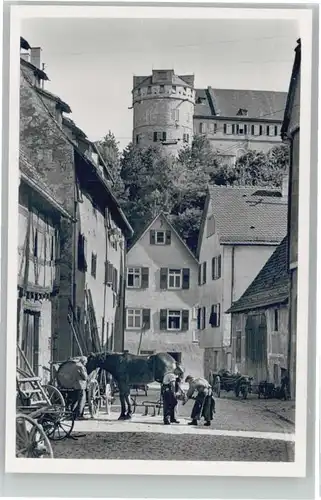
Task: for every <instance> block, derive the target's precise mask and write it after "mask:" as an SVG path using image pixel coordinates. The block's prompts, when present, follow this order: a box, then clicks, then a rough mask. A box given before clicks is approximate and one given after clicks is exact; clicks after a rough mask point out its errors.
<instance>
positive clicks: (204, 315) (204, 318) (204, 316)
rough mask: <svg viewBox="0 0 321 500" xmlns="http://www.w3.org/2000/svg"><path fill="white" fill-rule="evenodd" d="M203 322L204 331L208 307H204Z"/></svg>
mask: <svg viewBox="0 0 321 500" xmlns="http://www.w3.org/2000/svg"><path fill="white" fill-rule="evenodd" d="M202 319H203V321H202V329H203V330H204V328H205V325H206V307H205V306H204V307H203V318H202Z"/></svg>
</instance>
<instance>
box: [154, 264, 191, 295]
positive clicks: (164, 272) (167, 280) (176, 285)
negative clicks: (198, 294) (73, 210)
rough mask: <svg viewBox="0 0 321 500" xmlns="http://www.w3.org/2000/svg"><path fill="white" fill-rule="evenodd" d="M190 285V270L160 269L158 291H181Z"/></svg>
mask: <svg viewBox="0 0 321 500" xmlns="http://www.w3.org/2000/svg"><path fill="white" fill-rule="evenodd" d="M189 283H190V270H189V269H188V268H186V269H185V268H184V269H168V268H167V267H161V269H160V289H161V290H168V289H183V290H188V289H189Z"/></svg>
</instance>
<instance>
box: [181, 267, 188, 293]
mask: <svg viewBox="0 0 321 500" xmlns="http://www.w3.org/2000/svg"><path fill="white" fill-rule="evenodd" d="M182 289H183V290H188V289H189V269H183V283H182Z"/></svg>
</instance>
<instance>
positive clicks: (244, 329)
mask: <svg viewBox="0 0 321 500" xmlns="http://www.w3.org/2000/svg"><path fill="white" fill-rule="evenodd" d="M13 9H15V10H14V11H13V12H12V19H11V21H12V24H11V32H10V37H11V52H10V71H11V72H10V75H11V79H12V80H11V82H12V84H10V117H12V119H10V134H11V136H10V150H9V162H10V169H12V174H10V186H11V188H10V186H9V189H12V191H10V196H11V197H12V198H11V200H12V201H11V209H12V212H10V213H11V216H10V221H9V225H10V228H11V229H10V230H11V234H12V236H11V240H10V241H11V244H12V250H11V254H10V259H11V264H10V266H11V267H10V269H11V271H10V272H11V273H12V274H11V280H10V281H11V283H10V290H8V294H9V295H8V302H10V308H11V311H12V314H8V332H10V335H9V333H8V335H7V345H8V350H7V356H8V360H10V361H8V369H7V374H8V376H7V449H6V460H7V467H8V470H9V471H11V472H19V471H24V472H32V471H37V472H51V473H54V472H76V471H77V473H82V471H86V472H88V471H89V467H90V468H91V470H92V473H107V474H108V473H117V471H118V470H119V472H118V473H125V471H126V470H127V469H131V473H134V472H133V471H135V470H136V471H139V473H142V474H144V473H149V474H162V473H163V474H194V475H195V474H199V475H219V474H221V475H228V474H229V472H228V471H230V474H233V475H245V474H246V475H250V476H251V475H270V476H286V475H288V476H291V475H292V476H300V475H301V476H302V475H304V474H305V472H304V469H305V457H306V443H305V439H306V412H307V407H306V384H307V346H308V318H307V316H308V312H307V307H308V274H309V273H308V270H309V259H308V252H309V235H310V232H309V231H310V228H309V189H310V175H309V172H310V152H309V149H310V136H309V127H310V111H311V94H310V93H311V61H310V59H311V24H310V23H311V16H310V15H309V14H310V13H309V12H307V11H306V12H304V11H302V10H301V11H291V10H287V11H284V10H281V9H279V10H278V9H276V8H275V9H274V8H272V7H271V9H269V10H268V11H265V10H262V9H254V8H253V9H242V8H239V9H236V8H229V9H228V8H226V9H220V8H215V7H212V8H206V9H202V8H199V9H196V8H192V7H182V8H172V10H171V8H167V7H156V6H155V7H135V8H134V7H133V8H130V7H117V8H116V7H115V8H108V7H99V6H96V7H90V8H87V7H79V6H75V7H73V8H71V7H53V6H51V7H49V6H47V7H42V6H37V7H32V6H24V7H23V6H16V7H14V8H13ZM55 9H56V10H55ZM86 9H88V13H87V10H86ZM47 10H48V12H47ZM156 11H158V14H157V13H156ZM195 11H196V14H195ZM205 11H206V12H205ZM64 12H65V14H64ZM180 13H181V15H180ZM301 122H302V125H301ZM302 148H304V156H303V158H304V165H303V167H304V172H303V173H302ZM10 158H11V159H10ZM10 299H11V300H10ZM9 322H10V325H11V326H10V328H9ZM15 331H16V334H15V333H14V332H15ZM297 401H300V404H299V405H296V402H297ZM298 449H299V452H298ZM36 459H43V460H36ZM214 463H215V464H216V465H215V467H214V465H213V464H214ZM60 464H61V465H60ZM235 464H236V465H235ZM111 471H112V472H111ZM162 471H163V472H162ZM231 471H232V472H231Z"/></svg>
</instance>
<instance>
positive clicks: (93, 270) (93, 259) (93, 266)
mask: <svg viewBox="0 0 321 500" xmlns="http://www.w3.org/2000/svg"><path fill="white" fill-rule="evenodd" d="M96 273H97V255H96V254H95V253H92V254H91V275H92V277H93V278H96Z"/></svg>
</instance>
